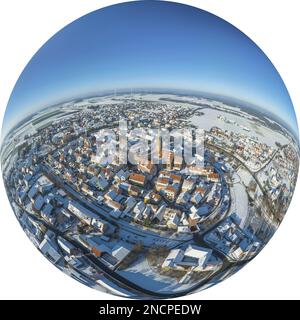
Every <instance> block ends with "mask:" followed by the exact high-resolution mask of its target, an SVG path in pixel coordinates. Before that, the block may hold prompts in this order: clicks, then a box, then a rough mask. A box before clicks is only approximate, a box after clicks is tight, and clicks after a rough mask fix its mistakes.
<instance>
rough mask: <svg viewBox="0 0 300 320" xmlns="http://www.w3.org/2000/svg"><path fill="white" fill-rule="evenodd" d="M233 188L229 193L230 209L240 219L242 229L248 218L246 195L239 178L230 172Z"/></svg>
mask: <svg viewBox="0 0 300 320" xmlns="http://www.w3.org/2000/svg"><path fill="white" fill-rule="evenodd" d="M232 179H233V186H232V187H231V188H230V192H231V199H232V202H231V208H232V211H233V212H235V213H236V214H237V216H238V217H239V218H240V219H241V222H240V227H241V228H244V226H245V223H246V221H247V218H248V195H247V192H246V190H245V187H244V186H243V184H242V182H241V178H240V176H239V175H238V174H237V173H236V172H235V171H234V172H232Z"/></svg>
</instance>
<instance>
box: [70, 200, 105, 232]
mask: <svg viewBox="0 0 300 320" xmlns="http://www.w3.org/2000/svg"><path fill="white" fill-rule="evenodd" d="M68 210H69V211H70V212H71V213H73V214H74V215H75V216H76V217H77V218H79V219H80V220H82V221H83V222H85V223H86V224H88V225H92V226H94V227H96V228H98V229H99V230H100V231H101V232H105V231H106V230H107V227H108V224H107V223H106V222H105V221H104V220H102V219H101V218H100V217H99V216H98V215H96V214H95V213H93V212H92V211H90V210H88V209H86V208H85V207H83V206H82V205H80V204H79V203H77V202H75V201H73V200H70V201H69V203H68Z"/></svg>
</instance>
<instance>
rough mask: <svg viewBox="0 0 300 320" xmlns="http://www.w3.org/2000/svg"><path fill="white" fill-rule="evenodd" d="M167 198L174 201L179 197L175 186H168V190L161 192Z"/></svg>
mask: <svg viewBox="0 0 300 320" xmlns="http://www.w3.org/2000/svg"><path fill="white" fill-rule="evenodd" d="M161 191H162V192H163V194H164V195H165V196H166V198H167V199H168V200H170V201H174V200H175V198H176V195H177V189H176V188H174V187H173V186H167V187H166V188H164V189H162V190H161Z"/></svg>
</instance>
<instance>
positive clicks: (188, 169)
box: [1, 1, 299, 299]
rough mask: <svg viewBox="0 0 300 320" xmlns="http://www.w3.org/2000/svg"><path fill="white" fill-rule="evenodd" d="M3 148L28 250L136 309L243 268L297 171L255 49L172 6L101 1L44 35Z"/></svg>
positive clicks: (279, 106)
mask: <svg viewBox="0 0 300 320" xmlns="http://www.w3.org/2000/svg"><path fill="white" fill-rule="evenodd" d="M1 140H2V141H1V165H2V174H3V180H4V183H5V188H6V191H7V196H8V198H9V201H10V203H11V206H12V208H13V211H14V214H15V216H16V218H17V219H18V221H19V223H20V225H21V227H22V229H23V230H24V232H25V233H26V234H27V235H28V237H29V239H30V240H31V241H32V242H33V244H34V245H35V246H36V248H37V249H38V250H39V251H40V252H41V253H42V254H43V255H44V256H45V257H46V258H47V259H48V260H49V261H50V262H52V263H53V264H54V265H55V266H56V267H57V268H59V269H60V270H61V271H63V272H65V273H66V274H68V275H69V276H71V277H72V278H74V279H76V280H78V281H80V282H81V283H83V284H85V285H87V286H89V287H91V288H94V289H98V290H100V291H104V292H108V293H111V294H114V295H118V296H124V297H130V298H135V299H164V298H172V297H178V296H184V295H187V294H190V293H193V292H197V291H200V290H202V289H206V288H208V287H210V286H212V285H215V284H217V283H219V282H221V281H223V280H224V279H226V278H227V277H229V276H230V275H232V274H234V273H235V272H236V271H238V270H239V269H241V268H242V267H243V266H245V265H246V264H247V263H248V262H249V261H251V260H252V259H253V258H254V257H255V256H256V255H257V254H258V253H259V252H260V251H261V250H262V249H263V248H264V246H265V245H266V244H267V243H268V241H269V240H270V238H271V237H272V236H273V234H274V233H275V231H276V229H277V228H278V226H279V225H280V223H281V221H282V219H283V218H284V216H285V214H286V211H287V209H288V207H289V204H290V202H291V198H292V196H293V193H294V189H295V184H296V179H297V174H298V165H299V144H298V142H299V141H298V127H297V120H296V116H295V112H294V109H293V105H292V102H291V100H290V97H289V94H288V92H287V90H286V88H285V86H284V83H283V81H282V79H281V78H280V76H279V74H278V72H277V71H276V69H275V68H274V66H273V65H272V63H271V62H270V61H269V59H268V58H267V57H266V55H265V54H264V53H263V52H262V51H261V50H260V49H259V48H258V47H257V46H256V45H255V44H254V43H253V42H252V41H251V40H250V39H249V38H248V37H247V36H246V35H244V34H243V33H242V32H241V31H239V30H238V29H237V28H235V27H234V26H232V25H231V24H229V23H228V22H226V21H224V20H222V19H221V18H219V17H216V16H215V15H213V14H210V13H208V12H206V11H203V10H200V9H197V8H194V7H191V6H187V5H182V4H178V3H174V2H167V1H133V2H127V3H122V4H117V5H113V6H110V7H106V8H104V9H101V10H97V11H94V12H92V13H90V14H87V15H85V16H83V17H81V18H80V19H78V20H76V21H74V22H72V23H71V24H69V25H67V26H66V27H65V28H63V29H62V30H60V31H59V32H58V33H57V34H55V35H54V36H53V37H52V38H51V39H50V40H49V41H47V42H46V43H45V44H44V45H43V46H42V47H41V49H40V50H39V51H38V52H37V53H36V54H35V55H34V56H33V58H32V59H31V60H30V62H29V63H28V65H27V66H26V67H25V69H24V71H23V72H22V74H21V75H20V77H19V79H18V81H17V83H16V85H15V87H14V90H13V92H12V94H11V97H10V100H9V102H8V106H7V109H6V113H5V116H4V120H3V126H2V138H1ZM28 258H29V259H30V257H28Z"/></svg>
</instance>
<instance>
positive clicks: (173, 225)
mask: <svg viewBox="0 0 300 320" xmlns="http://www.w3.org/2000/svg"><path fill="white" fill-rule="evenodd" d="M179 223H180V217H179V216H178V215H177V213H176V212H174V213H172V214H171V216H170V217H169V219H168V221H167V226H168V228H170V229H175V230H177V227H178V225H179Z"/></svg>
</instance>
